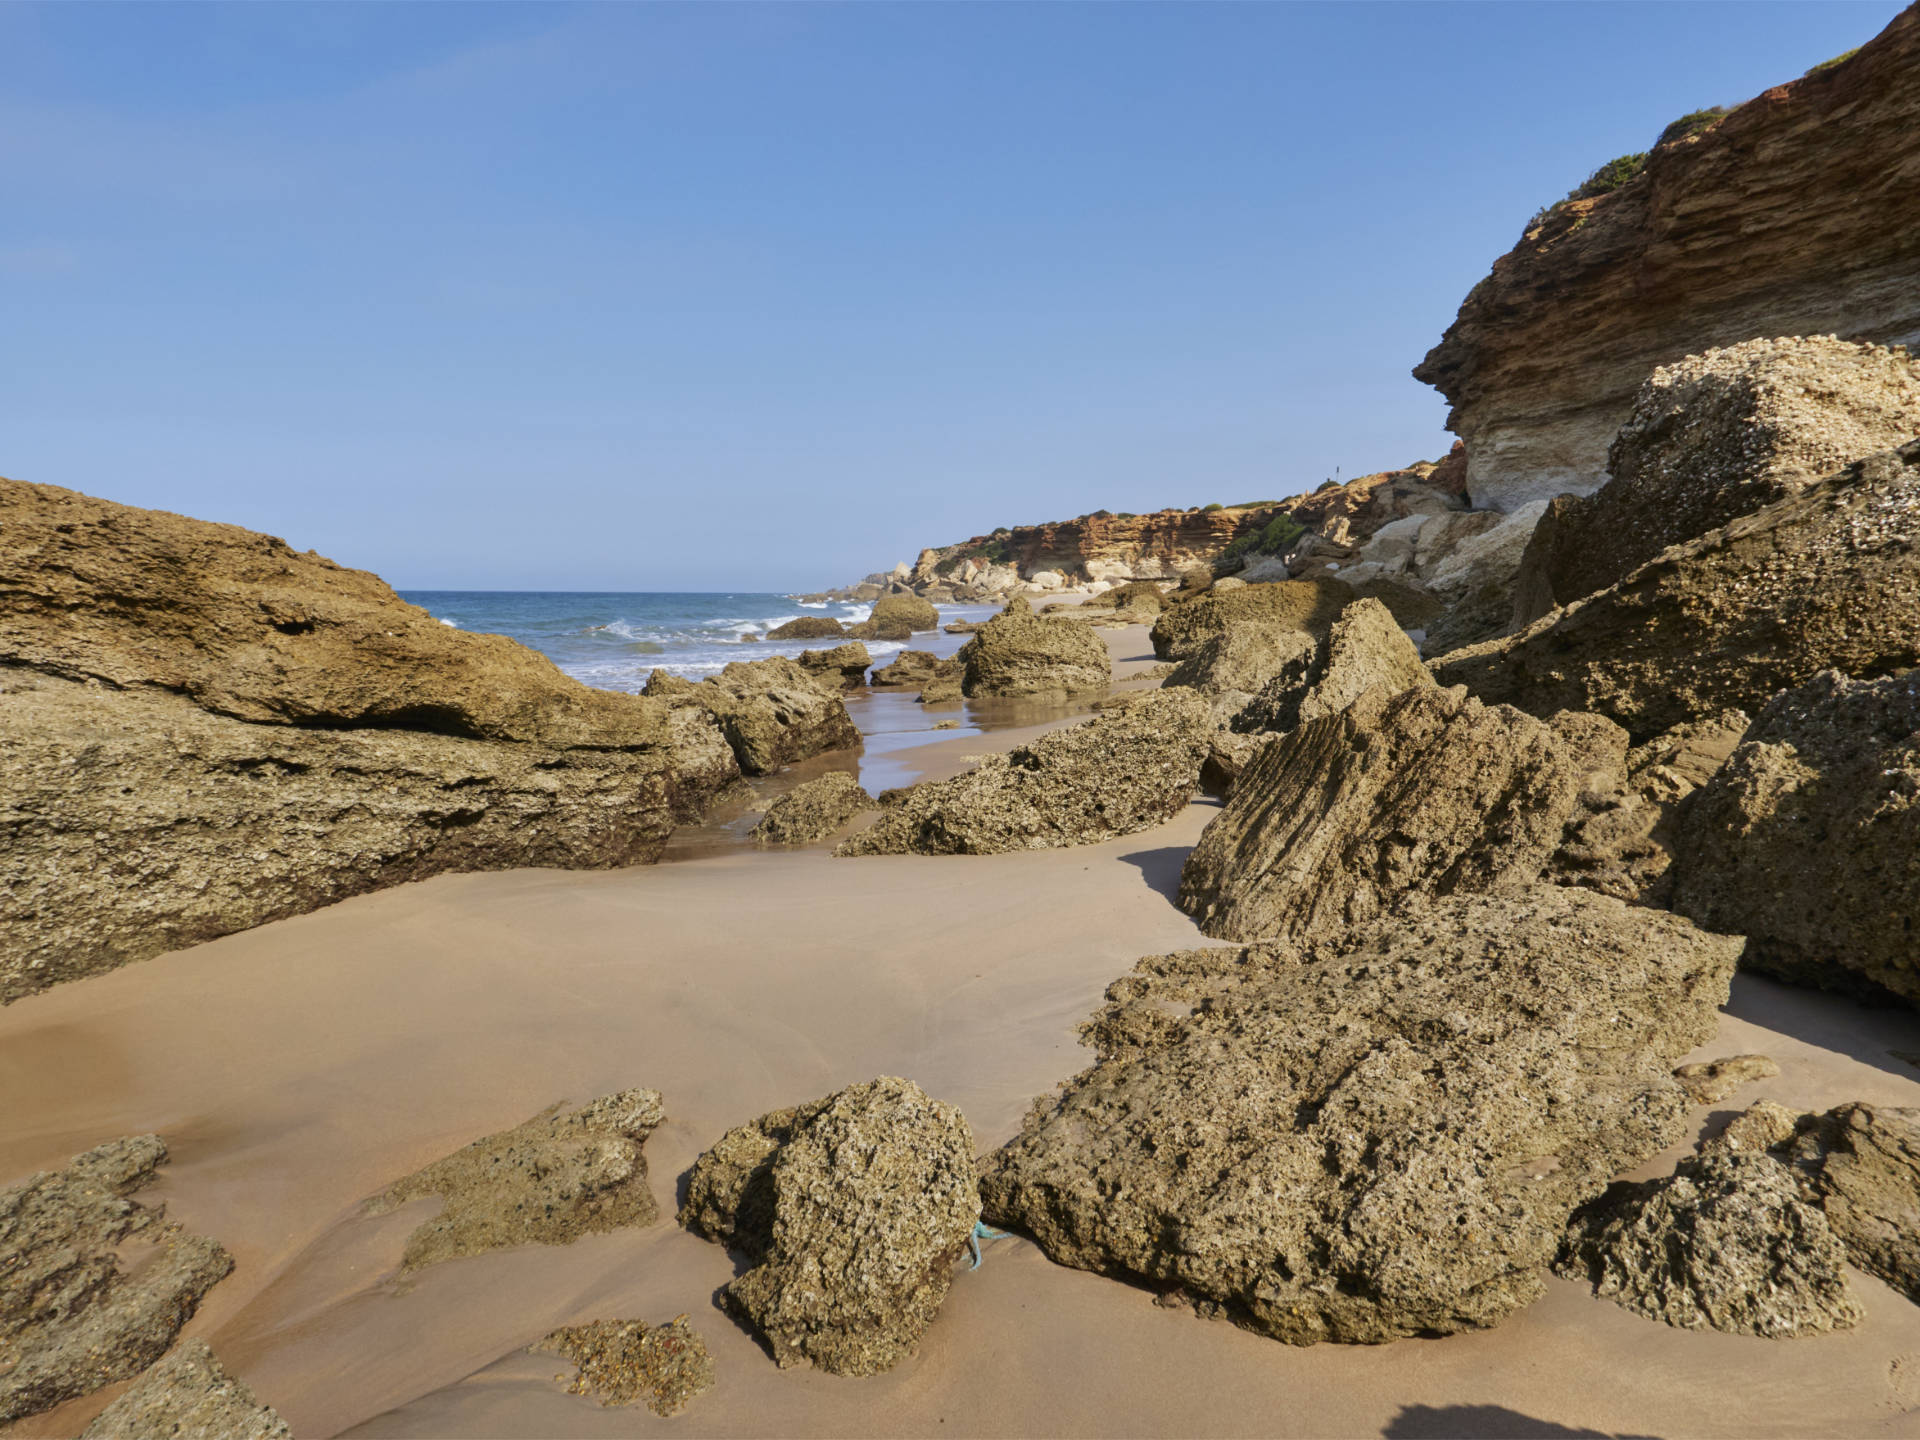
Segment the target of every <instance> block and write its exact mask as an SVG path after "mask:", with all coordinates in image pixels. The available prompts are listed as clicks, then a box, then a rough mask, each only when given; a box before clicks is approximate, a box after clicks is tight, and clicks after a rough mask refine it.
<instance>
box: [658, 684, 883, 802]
mask: <svg viewBox="0 0 1920 1440" xmlns="http://www.w3.org/2000/svg"><path fill="white" fill-rule="evenodd" d="M824 675H825V672H824V671H823V670H813V669H808V668H807V667H804V666H802V665H800V664H798V663H797V662H795V661H793V660H789V659H788V658H787V657H786V656H784V655H776V656H774V657H772V658H771V659H767V660H735V661H734V662H733V663H732V664H730V665H728V666H727V667H726V669H724V670H722V671H721V672H720V673H719V674H718V675H714V676H712V677H710V678H708V679H706V680H702V681H699V682H698V683H694V682H691V681H687V680H682V679H679V678H678V677H676V676H672V675H669V674H668V673H667V672H666V671H664V670H655V671H654V672H653V674H652V676H651V677H649V679H648V680H647V688H646V691H645V692H644V693H645V694H647V695H649V696H656V697H659V698H661V699H664V700H665V701H667V703H668V704H670V705H674V706H685V705H697V706H699V707H700V708H701V709H702V710H705V711H706V712H707V713H708V714H709V715H711V716H713V718H714V719H715V720H716V721H717V722H718V723H719V725H720V730H721V732H722V733H723V734H724V735H725V736H726V737H727V743H728V744H729V745H731V746H732V747H733V753H734V754H735V755H736V756H737V757H739V761H740V768H741V769H742V770H743V771H745V772H746V773H747V774H749V775H768V774H771V773H772V772H773V771H775V770H778V769H779V768H780V767H781V766H782V765H790V764H792V763H793V762H794V761H796V760H805V759H806V758H808V757H809V756H811V755H818V754H820V753H822V752H823V751H827V750H845V749H848V748H850V747H852V746H855V745H858V744H859V743H860V732H859V731H858V730H857V729H855V728H854V723H853V718H852V717H851V716H850V715H848V714H847V705H846V702H845V701H844V700H842V699H841V698H840V687H839V686H837V685H835V684H834V683H833V682H832V681H831V680H827V679H825V678H824Z"/></svg>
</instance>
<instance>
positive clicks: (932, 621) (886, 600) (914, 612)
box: [847, 595, 940, 640]
mask: <svg viewBox="0 0 1920 1440" xmlns="http://www.w3.org/2000/svg"><path fill="white" fill-rule="evenodd" d="M939 628H940V612H939V611H938V610H936V609H935V608H934V607H933V603H932V602H931V601H929V600H922V599H921V598H920V597H919V596H918V595H883V596H881V597H880V598H879V599H878V600H875V601H874V602H873V611H872V613H871V614H869V615H868V616H867V618H866V619H865V620H862V621H861V622H860V623H859V624H858V625H850V626H848V627H847V634H849V635H851V636H852V637H853V638H854V639H856V640H905V639H907V638H908V637H909V636H911V635H912V634H913V633H914V632H915V631H918V630H938V629H939Z"/></svg>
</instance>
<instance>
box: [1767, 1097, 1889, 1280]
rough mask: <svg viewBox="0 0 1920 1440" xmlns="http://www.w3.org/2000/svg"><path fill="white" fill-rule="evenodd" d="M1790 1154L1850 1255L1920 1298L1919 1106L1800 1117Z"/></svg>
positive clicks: (1850, 1108)
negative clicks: (1812, 1188) (1809, 1182)
mask: <svg viewBox="0 0 1920 1440" xmlns="http://www.w3.org/2000/svg"><path fill="white" fill-rule="evenodd" d="M1785 1153H1786V1154H1787V1155H1788V1157H1789V1158H1790V1159H1791V1160H1792V1162H1793V1164H1794V1166H1795V1168H1796V1169H1798V1170H1799V1171H1800V1172H1801V1173H1803V1174H1805V1175H1807V1176H1808V1177H1809V1178H1810V1179H1811V1181H1812V1183H1813V1186H1814V1189H1815V1191H1816V1193H1817V1194H1818V1195H1819V1196H1820V1203H1821V1205H1822V1207H1823V1208H1824V1209H1825V1211H1826V1215H1827V1221H1828V1223H1829V1224H1831V1225H1832V1226H1833V1230H1834V1233H1835V1234H1837V1235H1838V1236H1839V1237H1840V1238H1841V1240H1843V1241H1844V1242H1845V1243H1846V1247H1847V1256H1848V1258H1849V1259H1850V1260H1852V1261H1853V1263H1854V1264H1856V1265H1858V1266H1859V1267H1860V1268H1861V1269H1862V1270H1865V1271H1866V1272H1867V1273H1868V1274H1870V1275H1878V1276H1879V1277H1880V1278H1881V1279H1882V1280H1884V1281H1886V1282H1887V1283H1888V1284H1889V1285H1892V1286H1893V1287H1894V1288H1896V1289H1898V1290H1901V1291H1903V1292H1905V1294H1906V1295H1907V1297H1908V1298H1909V1299H1912V1300H1916V1301H1920V1110H1911V1109H1902V1108H1897V1107H1894V1106H1890V1105H1862V1104H1858V1103H1856V1104H1851V1105H1840V1106H1836V1107H1835V1108H1834V1109H1832V1110H1829V1111H1827V1112H1826V1113H1825V1114H1824V1115H1806V1116H1802V1117H1801V1118H1800V1119H1799V1120H1798V1121H1797V1122H1796V1123H1795V1127H1794V1136H1793V1139H1792V1140H1791V1142H1789V1143H1788V1144H1787V1146H1786V1147H1785Z"/></svg>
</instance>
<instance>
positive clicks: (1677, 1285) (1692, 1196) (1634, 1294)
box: [1554, 1153, 1865, 1339]
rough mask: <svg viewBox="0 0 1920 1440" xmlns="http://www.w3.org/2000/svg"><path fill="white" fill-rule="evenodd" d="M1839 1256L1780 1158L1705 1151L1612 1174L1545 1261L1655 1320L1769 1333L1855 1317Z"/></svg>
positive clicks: (1810, 1329) (1808, 1331)
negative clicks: (1659, 1170) (1612, 1180)
mask: <svg viewBox="0 0 1920 1440" xmlns="http://www.w3.org/2000/svg"><path fill="white" fill-rule="evenodd" d="M1846 1258H1847V1256H1846V1251H1845V1248H1844V1247H1843V1246H1842V1245H1841V1243H1840V1240H1839V1238H1838V1237H1837V1236H1836V1235H1835V1234H1834V1233H1833V1229H1832V1227H1831V1226H1829V1225H1828V1223H1827V1220H1826V1217H1825V1216H1824V1215H1822V1214H1821V1213H1820V1211H1819V1209H1818V1208H1817V1207H1815V1206H1813V1205H1810V1204H1808V1203H1807V1202H1806V1200H1804V1199H1803V1198H1802V1197H1801V1194H1800V1189H1799V1187H1798V1186H1797V1185H1796V1184H1795V1183H1794V1179H1793V1176H1792V1174H1791V1173H1790V1172H1789V1171H1788V1170H1787V1168H1786V1166H1784V1165H1782V1164H1781V1163H1780V1162H1779V1161H1777V1160H1774V1159H1771V1158H1769V1157H1768V1156H1766V1155H1752V1154H1749V1155H1742V1154H1733V1153H1717V1154H1708V1155H1699V1156H1693V1157H1690V1158H1688V1159H1686V1160H1682V1161H1681V1162H1680V1165H1679V1167H1678V1168H1677V1169H1676V1170H1675V1171H1674V1173H1673V1174H1672V1175H1669V1176H1667V1177H1666V1178H1665V1179H1662V1180H1649V1181H1645V1182H1642V1183H1639V1184H1619V1185H1615V1186H1613V1187H1612V1188H1611V1189H1609V1190H1608V1192H1607V1193H1606V1194H1605V1195H1604V1196H1603V1197H1602V1198H1601V1199H1599V1200H1597V1201H1595V1202H1594V1203H1593V1204H1592V1205H1590V1206H1587V1207H1585V1208H1584V1209H1583V1210H1582V1211H1581V1212H1580V1213H1578V1214H1576V1215H1575V1217H1574V1220H1573V1223H1572V1225H1571V1226H1570V1227H1569V1228H1568V1233H1567V1243H1566V1247H1565V1249H1564V1250H1563V1251H1562V1252H1561V1254H1560V1257H1559V1259H1558V1261H1557V1262H1556V1263H1555V1266H1554V1268H1555V1269H1556V1270H1557V1271H1559V1273H1560V1274H1562V1275H1564V1276H1565V1277H1566V1278H1567V1279H1569V1280H1583V1281H1587V1282H1589V1283H1591V1284H1592V1286H1593V1288H1594V1292H1595V1293H1596V1294H1598V1295H1601V1296H1604V1297H1605V1298H1606V1299H1609V1300H1612V1301H1613V1302H1614V1303H1615V1304H1618V1305H1622V1306H1625V1307H1626V1308H1627V1309H1629V1310H1634V1311H1637V1312H1638V1313H1640V1314H1642V1315H1645V1316H1647V1317H1648V1318H1649V1319H1652V1320H1658V1321H1660V1322H1661V1323H1663V1324H1666V1325H1673V1326H1676V1327H1678V1328H1680V1329H1683V1330H1724V1331H1727V1332H1729V1333H1731V1334H1735V1335H1762V1336H1766V1337H1768V1338H1769V1339H1781V1338H1784V1337H1787V1336H1792V1335H1817V1334H1819V1333H1821V1332H1823V1331H1827V1330H1848V1329H1851V1328H1852V1327H1853V1326H1855V1325H1858V1324H1859V1323H1860V1321H1861V1320H1862V1319H1863V1318H1865V1312H1863V1311H1862V1310H1861V1308H1860V1303H1859V1301H1857V1300H1855V1299H1854V1297H1853V1292H1852V1291H1851V1290H1850V1289H1849V1288H1848V1286H1847V1273H1846Z"/></svg>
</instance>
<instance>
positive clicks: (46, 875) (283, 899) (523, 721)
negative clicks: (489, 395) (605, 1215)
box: [0, 481, 739, 1001]
mask: <svg viewBox="0 0 1920 1440" xmlns="http://www.w3.org/2000/svg"><path fill="white" fill-rule="evenodd" d="M0 753H3V754H4V757H5V763H4V765H3V766H0V842H3V843H0V888H3V889H4V893H5V895H6V901H5V903H4V905H0V1001H11V1000H14V999H18V998H19V997H20V996H22V995H26V994H31V993H32V992H34V991H36V990H40V989H44V988H45V987H46V986H48V985H51V984H54V983H57V982H59V981H62V980H68V979H74V978H77V977H79V976H82V975H88V974H94V973H97V972H100V971H103V970H109V969H112V968H114V967H115V966H118V965H123V964H126V963H127V962H128V961H132V960H143V959H146V958H148V957H150V956H153V955H157V954H160V953H161V952H163V951H166V950H170V949H176V948H178V947H180V946H183V945H191V944H195V943H197V942H199V941H202V940H207V939H211V938H213V937H215V936H218V935H224V934H227V933H229V932H231V931H234V930H240V929H245V928H247V927H248V926H252V925H258V924H261V923H264V922H265V921H268V920H274V919H278V918H281V917H283V916H287V915H294V914H299V913H301V912H302V911H306V910H311V909H314V908H315V907H316V906H319V905H324V904H328V903H330V902H332V901H334V900H339V899H343V898H345V897H347V896H350V895H356V894H361V893H363V892H365V891H368V890H373V889H377V888H380V887H381V886H384V885H391V884H397V883H400V882H402V881H407V880H416V879H422V878H425V877H426V876H429V875H435V874H439V873H442V872H444V871H448V870H471V869H488V868H501V867H507V866H519V865H563V866H604V865H628V864H639V863H644V862H646V861H649V860H652V859H653V858H655V857H656V856H657V855H658V854H659V851H660V849H661V847H662V846H663V845H664V844H665V842H666V837H667V834H668V833H669V832H670V831H671V829H672V828H673V825H674V823H675V821H676V820H677V819H682V818H687V817H690V816H692V815H696V814H698V813H699V812H700V811H701V810H702V809H703V808H704V807H705V805H706V803H707V801H708V799H709V798H710V797H711V796H712V795H713V794H714V793H715V791H717V790H718V789H720V788H721V787H723V786H725V785H726V784H728V783H730V782H731V781H733V780H735V779H737V778H738V775H739V767H738V764H737V763H736V761H735V760H734V757H733V756H732V754H731V753H730V752H729V750H728V748H727V746H726V744H725V742H724V740H723V739H722V738H721V736H720V732H719V731H718V730H717V729H716V728H715V726H714V724H713V722H712V721H711V720H709V719H707V718H705V717H704V716H700V715H685V716H677V715H675V714H673V713H672V712H671V711H670V709H669V708H668V707H667V706H664V705H660V704H658V703H656V702H653V701H649V700H645V699H642V698H640V697H637V696H630V695H615V694H611V693H608V692H604V691H597V690H590V689H588V688H587V687H586V686H584V685H581V684H579V683H577V682H576V681H573V680H571V679H569V678H567V677H566V676H565V675H563V674H561V673H560V671H559V670H558V669H556V668H555V667H554V666H553V664H552V663H551V662H549V661H548V660H546V659H545V658H544V657H543V656H540V655H538V654H536V653H535V652H533V651H531V650H527V649H525V648H524V647H522V646H519V645H517V644H515V643H514V642H512V641H510V640H507V639H504V638H502V637H500V636H492V635H468V634H463V633H461V632H459V631H456V630H452V629H450V628H448V627H447V626H444V625H440V624H438V623H437V622H435V621H434V620H433V618H432V617H431V616H429V615H427V613H426V612H425V611H423V610H420V609H418V608H416V607H414V606H412V605H408V604H405V603H404V602H402V601H401V600H400V599H399V598H398V597H397V596H395V595H394V594H393V592H392V591H391V590H389V589H388V588H387V587H386V586H385V585H384V584H383V583H382V582H381V581H379V580H378V579H377V578H375V577H374V576H372V575H368V574H365V573H363V572H360V571H354V570H346V569H342V568H341V567H339V566H337V565H334V564H333V563H332V562H331V561H328V560H324V559H322V558H320V557H319V556H316V555H312V554H301V553H299V552H297V551H295V550H293V549H292V548H291V547H289V546H288V545H286V544H285V543H284V542H282V541H280V540H276V539H274V538H272V537H270V536H266V535H256V534H253V533H252V532H250V531H246V530H241V529H238V528H236V527H234V526H230V525H215V524H209V523H207V522H204V521H198V520H188V519H184V518H182V517H180V516H177V515H168V514H164V513H162V512H159V511H150V510H136V509H132V508H130V507H127V506H124V505H113V504H109V503H108V502H105V501H99V500H93V499H89V498H88V497H86V496H83V495H76V494H74V493H73V492H71V491H66V490H58V489H54V488H52V487H49V486H39V485H26V484H20V483H17V482H14V481H0Z"/></svg>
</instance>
